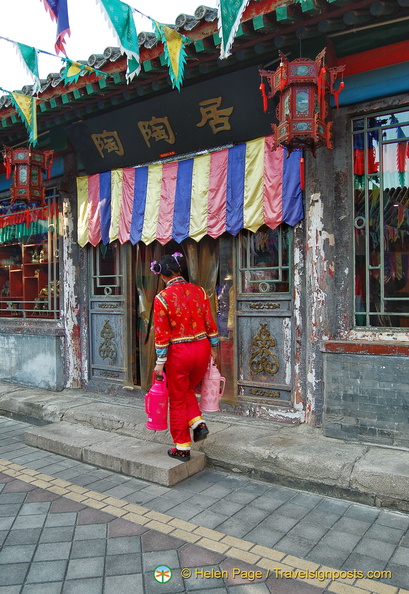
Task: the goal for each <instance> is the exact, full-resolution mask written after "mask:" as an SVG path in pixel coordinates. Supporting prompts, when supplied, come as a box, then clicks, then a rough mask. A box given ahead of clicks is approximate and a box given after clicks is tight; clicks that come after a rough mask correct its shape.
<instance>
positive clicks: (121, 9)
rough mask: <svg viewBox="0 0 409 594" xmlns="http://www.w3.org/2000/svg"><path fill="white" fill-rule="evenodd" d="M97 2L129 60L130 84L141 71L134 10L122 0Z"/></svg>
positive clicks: (128, 76)
mask: <svg viewBox="0 0 409 594" xmlns="http://www.w3.org/2000/svg"><path fill="white" fill-rule="evenodd" d="M97 2H98V3H99V4H100V6H101V8H102V11H103V13H104V15H105V17H106V20H107V21H108V25H109V26H110V28H111V30H112V32H113V34H114V35H115V36H116V37H117V39H118V45H119V47H120V49H121V51H122V52H123V53H124V54H126V56H127V58H128V67H127V70H126V78H127V81H128V82H129V81H130V80H132V79H133V77H134V76H135V75H136V74H139V72H140V70H141V64H140V58H139V43H138V33H137V32H136V27H135V21H134V19H133V10H132V8H131V7H130V6H129V5H128V4H125V2H121V0H97Z"/></svg>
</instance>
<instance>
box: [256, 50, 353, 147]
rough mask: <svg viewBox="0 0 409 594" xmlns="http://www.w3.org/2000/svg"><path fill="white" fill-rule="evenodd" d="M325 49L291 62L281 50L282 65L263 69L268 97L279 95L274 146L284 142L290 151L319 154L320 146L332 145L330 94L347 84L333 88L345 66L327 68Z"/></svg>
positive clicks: (335, 92)
mask: <svg viewBox="0 0 409 594" xmlns="http://www.w3.org/2000/svg"><path fill="white" fill-rule="evenodd" d="M324 60H325V49H323V50H322V52H320V53H319V54H318V56H317V57H316V58H315V60H310V59H309V58H298V59H297V60H293V61H292V62H289V61H288V59H287V57H286V56H285V55H284V54H283V53H282V52H280V66H279V67H278V68H277V70H276V71H274V72H273V71H270V70H260V71H259V72H260V76H261V80H262V83H263V84H264V81H265V80H266V81H267V83H268V85H269V88H270V90H269V92H268V93H267V97H268V98H272V97H275V96H276V95H278V96H279V102H278V105H277V120H278V124H277V125H276V124H272V129H273V135H274V143H273V150H275V149H276V148H277V146H278V145H280V144H281V145H283V146H285V147H286V148H287V149H288V153H291V151H293V150H294V149H296V148H305V149H308V150H309V151H311V152H312V154H313V155H314V157H315V155H316V150H317V148H319V147H320V146H326V147H327V148H330V149H332V142H331V128H332V122H328V121H327V116H328V107H329V100H328V96H329V94H332V95H334V96H335V101H336V103H337V104H338V95H339V93H340V92H341V90H342V88H343V86H344V84H343V82H342V85H340V86H339V88H338V89H337V90H336V91H335V90H334V83H335V80H336V79H337V76H338V74H339V73H342V72H343V71H344V69H345V66H337V67H334V68H327V67H326V66H325V61H324Z"/></svg>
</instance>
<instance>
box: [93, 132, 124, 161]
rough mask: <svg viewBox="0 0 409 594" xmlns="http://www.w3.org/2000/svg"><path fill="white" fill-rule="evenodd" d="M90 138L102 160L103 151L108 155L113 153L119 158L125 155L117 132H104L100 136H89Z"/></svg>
mask: <svg viewBox="0 0 409 594" xmlns="http://www.w3.org/2000/svg"><path fill="white" fill-rule="evenodd" d="M91 138H92V140H93V142H94V144H95V146H96V147H97V149H98V152H99V154H100V155H101V157H102V158H103V159H104V157H105V155H104V151H107V152H108V153H112V152H114V153H116V154H117V155H119V156H120V157H121V156H122V155H123V154H125V151H124V147H123V146H122V143H121V141H120V139H119V135H118V132H107V131H106V130H104V131H103V133H102V134H91Z"/></svg>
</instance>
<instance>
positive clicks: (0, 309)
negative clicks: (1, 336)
mask: <svg viewBox="0 0 409 594" xmlns="http://www.w3.org/2000/svg"><path fill="white" fill-rule="evenodd" d="M22 301H23V270H22V260H21V246H20V245H7V246H0V315H1V316H2V317H4V316H6V317H21V316H22V315H23V303H22Z"/></svg>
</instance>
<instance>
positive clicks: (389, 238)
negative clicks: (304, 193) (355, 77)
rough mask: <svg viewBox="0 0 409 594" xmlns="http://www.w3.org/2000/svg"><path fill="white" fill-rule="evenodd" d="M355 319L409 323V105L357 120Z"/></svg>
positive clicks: (381, 323) (367, 323) (359, 321)
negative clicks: (408, 107) (404, 108)
mask: <svg viewBox="0 0 409 594" xmlns="http://www.w3.org/2000/svg"><path fill="white" fill-rule="evenodd" d="M352 138H353V146H352V150H353V166H354V176H353V179H354V234H355V237H354V250H355V324H356V325H357V326H365V327H369V326H370V327H398V328H399V327H408V326H409V217H408V215H409V190H408V185H409V111H408V110H400V111H388V112H383V113H377V114H372V115H366V116H361V117H357V118H354V119H353V121H352Z"/></svg>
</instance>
